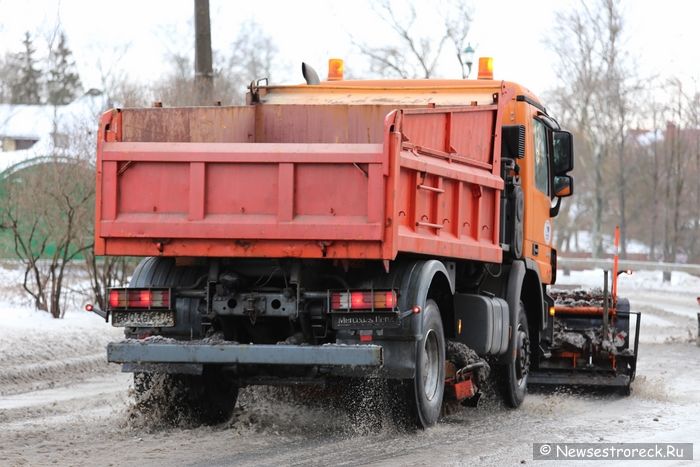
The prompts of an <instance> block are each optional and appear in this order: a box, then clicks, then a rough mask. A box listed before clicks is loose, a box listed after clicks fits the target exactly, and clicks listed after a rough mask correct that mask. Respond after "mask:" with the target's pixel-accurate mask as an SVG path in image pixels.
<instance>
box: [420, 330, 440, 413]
mask: <svg viewBox="0 0 700 467" xmlns="http://www.w3.org/2000/svg"><path fill="white" fill-rule="evenodd" d="M438 349H439V346H438V339H437V335H436V334H435V331H433V330H432V329H431V330H430V331H428V334H426V336H425V340H424V343H423V391H424V392H425V398H426V399H428V400H429V401H432V400H433V398H434V397H435V395H436V394H437V392H438V376H439V373H440V369H439V368H438V362H439V360H440V359H439V355H438Z"/></svg>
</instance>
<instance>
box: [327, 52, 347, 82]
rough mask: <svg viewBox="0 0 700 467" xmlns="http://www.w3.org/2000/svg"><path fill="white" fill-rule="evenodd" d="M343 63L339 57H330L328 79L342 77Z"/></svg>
mask: <svg viewBox="0 0 700 467" xmlns="http://www.w3.org/2000/svg"><path fill="white" fill-rule="evenodd" d="M344 71H345V65H344V64H343V60H342V59H340V58H331V59H329V60H328V81H340V80H342V79H343V72H344Z"/></svg>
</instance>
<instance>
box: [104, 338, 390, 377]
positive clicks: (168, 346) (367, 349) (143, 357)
mask: <svg viewBox="0 0 700 467" xmlns="http://www.w3.org/2000/svg"><path fill="white" fill-rule="evenodd" d="M107 360H108V361H109V362H113V363H199V364H219V365H284V366H287V365H298V366H323V367H365V368H368V369H369V370H370V371H373V370H375V369H377V368H379V367H381V366H382V365H383V363H384V359H383V352H382V347H381V346H379V345H337V344H329V345H320V346H316V345H308V346H299V345H260V344H255V345H245V344H210V343H203V342H201V341H190V342H138V341H134V342H132V341H126V342H113V343H110V344H109V345H108V346H107Z"/></svg>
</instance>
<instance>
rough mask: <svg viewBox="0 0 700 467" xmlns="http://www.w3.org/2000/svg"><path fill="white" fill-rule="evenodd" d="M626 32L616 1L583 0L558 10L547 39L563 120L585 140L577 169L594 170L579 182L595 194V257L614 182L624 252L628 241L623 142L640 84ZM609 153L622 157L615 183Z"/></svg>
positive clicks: (599, 250)
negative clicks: (635, 79) (555, 61)
mask: <svg viewBox="0 0 700 467" xmlns="http://www.w3.org/2000/svg"><path fill="white" fill-rule="evenodd" d="M622 32H623V21H622V15H621V10H620V6H619V1H618V0H599V1H598V2H596V3H595V4H593V5H592V6H591V4H590V3H589V2H583V1H581V2H580V4H579V7H578V8H576V9H573V10H569V11H566V12H559V13H557V15H556V26H555V29H554V33H553V35H552V37H550V38H549V39H548V41H547V42H548V44H549V46H550V47H551V48H552V50H553V51H554V52H555V53H556V55H557V57H558V59H559V61H558V65H557V70H558V71H559V74H560V76H561V77H562V80H561V81H562V86H561V87H560V88H559V89H557V90H556V92H554V93H553V95H554V96H556V97H557V98H558V99H557V105H558V106H559V107H561V108H562V109H563V112H562V113H563V115H565V116H566V117H565V119H563V121H564V122H565V123H566V124H567V126H570V127H573V128H575V129H576V130H577V131H578V133H579V135H580V136H581V137H582V138H583V140H584V141H585V143H586V145H585V151H584V152H583V154H582V153H580V152H579V155H580V157H579V158H578V161H579V162H580V164H579V167H580V168H581V169H582V170H577V173H581V172H582V171H586V172H587V171H590V172H592V173H593V179H592V180H589V183H588V185H583V186H581V185H579V186H580V187H581V188H584V189H586V190H590V192H591V193H592V194H593V196H592V198H593V199H592V205H593V212H592V216H591V217H592V225H591V226H590V230H591V234H592V243H593V245H592V248H593V252H592V253H593V255H594V256H595V257H598V256H600V255H601V254H602V252H603V242H602V228H603V224H604V221H605V219H604V213H605V212H606V207H607V206H608V203H609V197H608V196H607V195H606V191H607V188H606V187H607V186H610V185H614V189H615V190H616V193H617V195H618V196H617V197H618V219H616V221H618V222H619V223H620V224H621V230H623V232H624V234H623V236H622V241H623V248H622V250H623V252H625V251H626V243H627V236H626V232H627V222H626V220H627V214H626V197H625V193H626V190H627V185H626V181H627V176H628V172H629V167H628V166H627V164H626V163H625V143H626V141H627V129H628V127H629V122H630V119H631V117H632V113H631V108H632V105H631V102H632V99H633V93H634V91H635V90H636V86H634V85H633V84H630V83H631V77H632V73H631V71H630V67H629V66H628V65H627V61H626V55H627V51H626V50H625V49H624V47H623V44H622ZM610 155H617V160H618V167H617V170H616V172H617V180H616V181H615V183H614V184H613V181H612V180H610V179H609V178H608V177H607V174H608V173H610V172H609V171H606V168H607V167H608V158H609V156H610ZM613 173H614V172H613ZM579 192H580V191H579ZM616 223H617V222H616Z"/></svg>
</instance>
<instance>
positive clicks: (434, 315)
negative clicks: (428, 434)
mask: <svg viewBox="0 0 700 467" xmlns="http://www.w3.org/2000/svg"><path fill="white" fill-rule="evenodd" d="M422 319H423V332H422V336H423V337H422V339H421V340H420V341H419V342H418V346H417V349H416V375H415V377H414V379H413V384H412V391H411V392H412V393H413V394H412V396H413V400H414V402H415V406H414V411H415V420H416V424H417V425H418V427H420V428H428V427H430V426H432V425H434V424H435V423H436V422H437V420H438V417H439V416H440V410H441V408H442V398H443V395H444V392H445V333H444V332H443V328H442V318H441V317H440V309H439V308H438V306H437V303H435V302H434V301H433V300H428V301H427V303H426V306H425V309H424V310H423V312H422Z"/></svg>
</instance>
